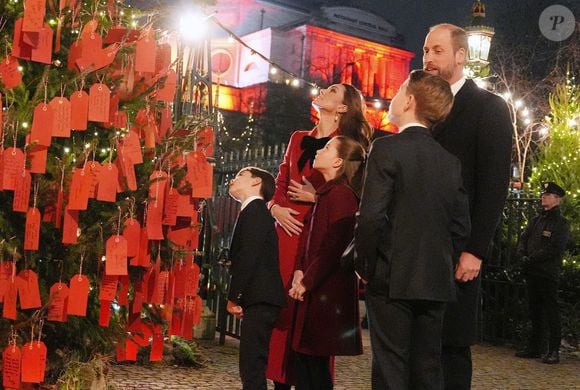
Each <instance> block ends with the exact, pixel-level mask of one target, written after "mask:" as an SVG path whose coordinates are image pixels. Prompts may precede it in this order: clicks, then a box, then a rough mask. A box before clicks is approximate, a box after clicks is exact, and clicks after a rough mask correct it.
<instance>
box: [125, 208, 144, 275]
mask: <svg viewBox="0 0 580 390" xmlns="http://www.w3.org/2000/svg"><path fill="white" fill-rule="evenodd" d="M140 235H141V225H140V224H139V221H137V220H136V219H133V218H129V219H127V220H126V221H125V228H124V229H123V237H125V240H127V257H136V256H138V255H139V243H140V242H139V240H140ZM132 261H133V260H132ZM131 265H137V264H131Z"/></svg>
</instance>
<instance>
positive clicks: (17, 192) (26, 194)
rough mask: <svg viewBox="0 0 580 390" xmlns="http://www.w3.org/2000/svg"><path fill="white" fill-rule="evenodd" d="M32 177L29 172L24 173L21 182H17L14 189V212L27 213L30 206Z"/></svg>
mask: <svg viewBox="0 0 580 390" xmlns="http://www.w3.org/2000/svg"><path fill="white" fill-rule="evenodd" d="M31 184H32V177H31V176H30V172H29V171H28V170H26V171H22V176H21V177H20V180H18V181H16V188H15V189H14V199H13V201H12V211H16V212H19V213H26V212H27V211H28V207H29V204H30V186H31Z"/></svg>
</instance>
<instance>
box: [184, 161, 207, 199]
mask: <svg viewBox="0 0 580 390" xmlns="http://www.w3.org/2000/svg"><path fill="white" fill-rule="evenodd" d="M186 178H187V181H188V182H189V183H190V184H191V196H192V197H193V198H211V197H212V194H213V167H212V165H211V164H210V163H209V162H208V161H207V159H206V157H205V155H204V154H203V153H202V152H199V151H197V152H191V153H189V155H188V156H187V174H186Z"/></svg>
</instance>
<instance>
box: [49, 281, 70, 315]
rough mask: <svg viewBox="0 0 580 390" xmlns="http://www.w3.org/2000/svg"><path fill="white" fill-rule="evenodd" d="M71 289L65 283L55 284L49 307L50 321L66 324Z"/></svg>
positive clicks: (51, 291)
mask: <svg viewBox="0 0 580 390" xmlns="http://www.w3.org/2000/svg"><path fill="white" fill-rule="evenodd" d="M68 297H69V289H68V286H67V285H66V284H64V283H60V282H58V283H55V284H53V285H52V287H51V288H50V306H49V307H48V316H47V319H48V320H49V321H57V322H66V320H67V315H66V313H67V305H68Z"/></svg>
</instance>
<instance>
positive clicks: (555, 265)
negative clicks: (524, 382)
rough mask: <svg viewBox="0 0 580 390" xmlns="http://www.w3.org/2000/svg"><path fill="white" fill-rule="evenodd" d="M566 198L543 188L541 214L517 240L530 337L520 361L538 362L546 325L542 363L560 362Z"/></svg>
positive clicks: (550, 187) (549, 185)
mask: <svg viewBox="0 0 580 390" xmlns="http://www.w3.org/2000/svg"><path fill="white" fill-rule="evenodd" d="M565 195H566V192H565V191H564V189H562V187H560V186H559V185H557V184H556V183H553V182H547V183H543V185H542V196H541V201H542V209H543V211H542V213H541V214H540V215H538V216H536V217H534V218H533V219H532V220H531V221H530V222H529V223H528V226H527V227H526V230H525V231H524V233H523V234H522V236H521V237H520V242H519V245H518V253H519V255H520V256H521V257H522V262H523V264H524V265H523V273H524V275H525V277H526V284H527V288H528V301H529V316H530V320H531V321H532V333H531V336H530V340H529V342H528V345H527V347H526V348H525V349H523V350H521V351H518V352H517V353H516V356H517V357H521V358H538V357H540V356H541V353H542V350H543V348H542V346H543V343H542V341H543V331H544V329H543V325H544V323H545V324H547V325H548V329H549V342H548V353H547V354H546V355H545V356H544V357H543V359H542V362H544V363H547V364H556V363H559V362H560V352H559V350H560V341H561V340H560V339H561V336H562V335H561V332H562V331H561V325H560V312H559V311H558V277H559V274H560V267H561V265H562V256H563V254H564V251H565V249H566V244H567V242H568V239H569V236H570V226H569V225H568V221H566V219H565V218H564V217H563V216H562V214H561V213H560V207H559V205H560V201H561V200H562V198H563V197H564V196H565Z"/></svg>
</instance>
